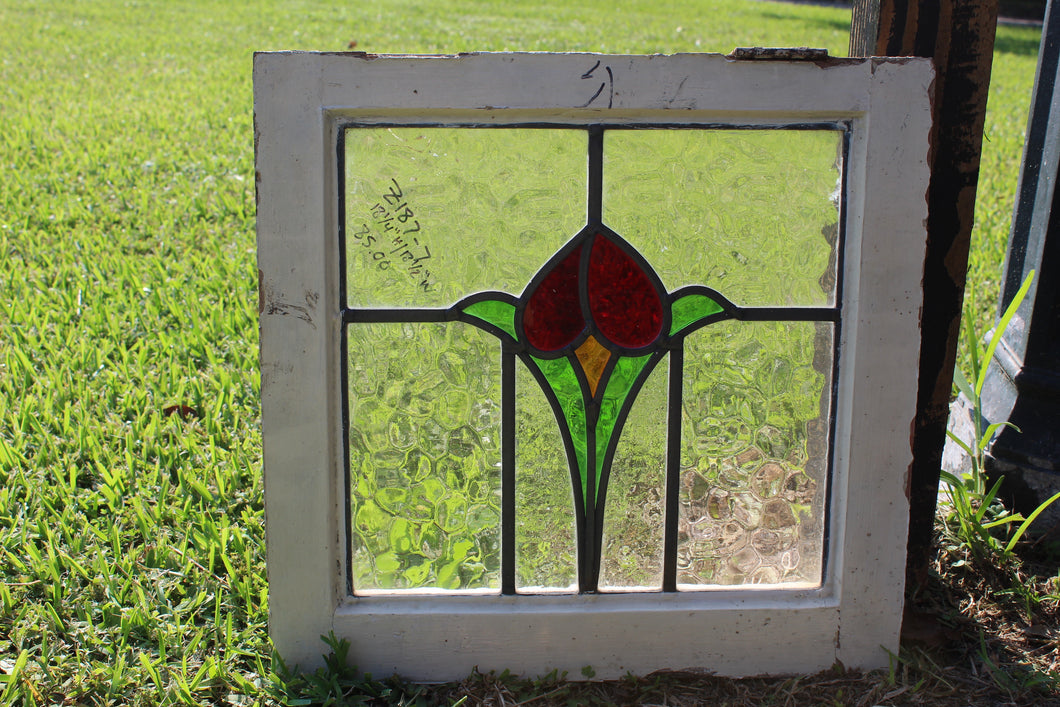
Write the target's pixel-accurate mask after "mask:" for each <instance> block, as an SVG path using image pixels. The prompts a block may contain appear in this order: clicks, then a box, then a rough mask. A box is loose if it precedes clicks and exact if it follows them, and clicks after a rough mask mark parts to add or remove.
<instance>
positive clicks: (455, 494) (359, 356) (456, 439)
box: [348, 323, 500, 590]
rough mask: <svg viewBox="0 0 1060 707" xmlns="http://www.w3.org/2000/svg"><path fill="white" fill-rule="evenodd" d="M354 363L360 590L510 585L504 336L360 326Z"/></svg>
mask: <svg viewBox="0 0 1060 707" xmlns="http://www.w3.org/2000/svg"><path fill="white" fill-rule="evenodd" d="M348 355H349V405H350V440H349V444H350V472H351V496H352V498H351V502H352V509H351V518H352V524H353V528H352V531H353V532H352V543H351V545H352V547H351V555H352V558H351V560H352V567H353V583H354V588H355V590H365V589H415V588H422V587H431V588H440V589H475V588H486V587H493V588H496V587H499V580H500V574H499V566H500V383H499V381H500V355H499V349H498V346H497V340H496V338H494V337H493V336H491V335H489V334H487V333H485V332H483V331H480V330H478V329H476V328H474V327H472V326H469V325H466V324H461V323H452V324H371V325H365V324H361V325H357V326H351V327H349V328H348Z"/></svg>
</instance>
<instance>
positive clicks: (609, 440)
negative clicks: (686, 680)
mask: <svg viewBox="0 0 1060 707" xmlns="http://www.w3.org/2000/svg"><path fill="white" fill-rule="evenodd" d="M762 55H763V53H761V52H757V53H756V52H749V53H748V52H744V53H738V54H734V55H733V56H728V57H726V56H719V55H707V54H694V55H674V56H604V55H587V54H544V53H542V54H537V53H534V54H473V55H461V56H452V57H410V56H376V55H361V54H313V53H304V52H279V53H260V54H257V55H256V56H255V58H254V92H255V147H256V169H257V174H256V180H257V197H258V198H257V212H256V213H257V233H258V268H259V270H258V282H259V314H260V323H261V337H260V340H261V352H260V355H261V395H262V432H263V433H262V440H263V468H264V481H265V492H266V493H265V504H266V522H267V527H266V540H267V544H268V563H269V597H268V599H269V609H270V616H269V632H270V637H271V639H272V641H273V644H274V645H275V646H276V649H277V651H278V652H279V653H280V655H282V656H283V658H284V660H285V661H286V663H287V664H288V665H299V666H301V668H302V669H305V670H313V669H315V668H317V667H319V666H321V665H322V664H323V660H322V656H321V653H323V652H324V651H325V650H326V647H325V646H324V645H323V644H322V643H320V640H319V637H320V636H321V635H328V634H329V632H333V633H334V634H335V635H336V636H337V637H340V638H343V639H347V640H349V641H350V652H349V655H348V660H349V661H350V663H351V664H354V665H356V666H357V667H358V668H359V669H360V670H362V671H366V672H371V673H373V674H376V675H389V674H394V673H397V674H400V675H403V676H405V677H407V678H411V679H415V680H424V681H439V680H441V681H447V680H459V679H462V678H464V677H465V676H466V675H468V674H469V673H470V672H471V671H472V670H473V669H475V668H478V669H479V670H482V671H487V670H496V671H498V672H499V671H503V670H509V671H511V672H512V673H513V674H520V675H527V676H534V675H544V674H547V673H549V672H550V671H553V670H558V671H561V672H564V671H565V672H566V673H567V674H568V675H571V676H575V677H576V676H578V675H580V674H582V673H580V672H579V671H580V670H581V669H582V668H583V667H584V666H586V665H591V666H592V669H593V670H594V671H595V674H596V676H597V677H598V678H602V679H612V678H619V677H621V676H623V675H627V674H630V673H633V674H639V675H644V674H647V673H650V672H652V671H655V670H662V669H675V668H677V669H681V668H686V667H691V668H697V669H703V670H708V671H711V672H713V673H716V674H719V675H733V676H735V675H753V674H764V673H773V674H810V673H813V672H817V671H819V670H823V669H826V668H828V666H830V665H833V664H834V663H835V662H836V661H837V660H839V661H842V662H843V664H844V665H846V666H848V667H857V668H861V669H874V668H879V667H882V666H886V665H887V662H888V660H889V659H890V658H891V656H893V653H894V652H895V651H897V650H898V643H899V641H898V639H899V632H900V627H901V615H902V597H903V579H904V568H905V558H904V548H905V537H906V527H907V521H908V509H909V503H908V498H907V497H906V488H907V487H906V478H905V474H906V470H907V469H908V467H909V464H910V459H911V450H910V448H909V429H910V425H911V424H914V423H915V415H916V390H917V388H916V386H917V361H918V358H917V350H918V349H917V345H916V342H918V341H919V340H920V332H919V318H918V314H919V308H920V306H921V303H922V294H921V284H922V283H921V278H922V273H923V257H924V251H925V240H926V235H925V232H924V224H925V222H926V217H927V216H926V212H927V207H926V201H925V192H926V190H927V184H928V177H929V169H928V155H929V147H930V145H929V135H930V130H931V98H930V97H931V95H932V90H931V87H932V85H933V81H934V74H933V69H932V66H931V62H930V61H929V60H919V59H910V58H898V59H881V58H873V59H863V60H862V59H847V58H844V59H836V60H833V59H829V58H826V57H822V56H820V54H819V53H817V54H812V56H808V57H807V58H808V59H809V60H807V61H801V60H799V58H800V57H801V56H803V55H802V54H799V53H795V54H785V58H783V60H781V59H776V60H773V59H765V60H759V59H745V58H741V57H748V56H753V57H760V56H762ZM765 55H766V56H768V55H769V52H765ZM777 636H784V637H785V638H784V640H782V641H778V640H777ZM792 645H796V646H798V650H792V649H791V646H792Z"/></svg>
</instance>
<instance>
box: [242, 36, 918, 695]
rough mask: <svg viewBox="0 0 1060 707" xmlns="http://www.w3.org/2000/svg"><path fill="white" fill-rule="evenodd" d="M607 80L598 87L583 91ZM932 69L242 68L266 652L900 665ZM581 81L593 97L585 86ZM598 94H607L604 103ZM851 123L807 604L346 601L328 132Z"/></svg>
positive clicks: (765, 591)
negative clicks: (380, 127)
mask: <svg viewBox="0 0 1060 707" xmlns="http://www.w3.org/2000/svg"><path fill="white" fill-rule="evenodd" d="M601 69H606V72H604V73H600V74H599V77H600V78H601V80H600V81H587V80H584V79H583V78H582V77H584V76H585V75H586V74H590V76H592V75H593V74H592V72H593V71H594V70H595V71H597V72H599V71H600V70H601ZM933 78H934V72H933V70H932V68H931V64H930V62H929V61H927V60H920V59H832V60H829V59H820V58H818V59H817V60H816V61H776V60H734V59H732V58H730V57H724V56H720V55H706V54H695V55H692V54H690V55H674V56H604V55H591V54H473V55H461V56H456V57H408V56H371V55H364V54H316V53H300V52H280V53H262V54H258V55H256V56H255V63H254V86H255V146H256V161H257V189H258V210H257V230H258V267H259V270H258V277H259V314H260V327H261V377H262V385H261V387H262V427H263V438H264V469H265V488H266V499H265V502H266V523H267V527H266V531H267V543H268V548H267V549H268V574H269V602H270V632H271V635H272V638H273V641H274V644H275V646H276V648H277V649H278V650H279V652H280V653H281V655H283V657H284V658H285V660H287V661H288V662H289V663H291V664H298V665H300V666H301V667H302V668H304V669H310V668H314V667H316V666H318V665H320V664H321V654H322V653H323V652H324V651H325V650H326V646H324V644H323V643H322V642H321V641H320V636H321V635H326V634H327V633H329V632H331V631H334V632H335V634H336V635H338V636H339V637H345V638H348V639H350V641H351V643H352V650H351V652H350V655H351V660H352V662H353V663H354V664H356V665H357V666H358V668H359V669H361V670H362V671H365V672H371V673H373V674H376V675H383V674H390V673H394V672H396V673H400V674H402V675H404V676H406V677H409V678H412V679H419V680H450V679H458V678H461V677H463V676H465V675H467V674H468V673H469V672H471V670H472V669H473V668H475V667H478V668H479V669H480V670H490V669H496V670H503V669H509V670H511V671H512V672H514V673H518V674H527V675H540V674H544V673H546V672H548V671H550V670H552V669H559V670H561V671H562V670H566V671H568V672H569V674H570V675H572V676H577V675H578V674H579V670H580V668H581V667H582V666H585V665H591V666H592V667H593V669H594V670H595V674H596V676H597V677H599V678H614V677H620V676H621V675H624V674H626V673H627V672H633V673H636V674H644V673H648V672H651V671H653V670H659V669H667V668H669V669H681V668H698V669H706V670H710V671H712V672H715V673H717V674H722V675H750V674H762V673H809V672H814V671H817V670H820V669H823V668H826V667H828V666H830V665H832V664H834V663H835V662H836V661H837V660H839V661H842V662H843V663H844V664H845V665H847V666H850V667H860V668H876V667H881V666H885V665H887V661H888V656H889V653H895V652H897V649H898V637H899V631H900V627H901V615H902V602H903V588H904V567H905V543H906V533H907V522H908V509H909V501H908V498H907V496H906V483H907V474H908V467H909V464H910V460H911V458H912V454H911V450H910V446H909V441H910V438H909V430H910V429H911V425H912V422H913V418H914V416H915V409H916V387H917V361H918V353H919V352H918V346H917V342H919V340H920V326H919V313H920V307H921V300H922V288H921V284H922V283H921V280H922V273H923V268H924V250H925V238H926V234H925V219H926V217H927V203H926V198H925V194H926V190H927V184H928V177H929V168H928V153H929V142H928V140H929V131H930V127H931V92H932V84H933ZM590 83H591V84H593V85H592V86H589V84H590ZM600 86H602V88H601V90H599V91H597V88H599V87H600ZM352 120H356V121H357V122H358V123H362V124H363V123H372V122H379V123H381V124H401V123H405V122H407V123H416V124H423V123H424V122H425V121H437V122H438V124H446V123H460V124H467V123H469V122H470V123H477V124H490V125H501V124H525V123H528V122H534V123H541V122H557V123H562V124H567V125H569V124H609V123H610V124H623V125H628V124H636V123H645V124H648V123H650V124H653V125H656V124H673V125H675V126H676V125H687V124H708V123H709V124H716V125H740V126H753V125H762V126H768V125H776V124H778V123H798V122H805V123H811V122H812V123H819V122H837V123H838V122H842V123H844V124H846V125H849V126H850V128H849V129H850V146H849V153H848V155H849V157H848V162H847V164H846V165H845V170H846V174H845V179H846V184H847V194H846V199H845V210H844V213H843V214H842V218H843V219H844V224H843V226H844V228H845V233H846V245H845V251H844V257H843V258H842V260H841V262H842V264H843V268H844V272H843V278H844V283H845V284H844V289H843V292H842V301H841V302H840V307H841V308H842V312H843V314H842V326H841V329H840V341H839V346H838V347H837V351H838V352H839V353H838V355H839V364H838V378H837V381H836V384H835V386H836V387H835V389H836V397H835V399H834V402H833V404H834V405H835V415H836V428H835V435H834V439H835V441H834V447H833V450H832V454H833V460H832V468H833V471H832V479H831V481H830V483H831V492H830V498H831V500H830V507H829V508H828V509H827V510H826V512H827V513H829V514H830V516H829V528H830V533H829V537H828V538H827V549H826V552H827V556H828V558H829V562H828V564H827V567H826V570H825V576H824V578H823V582H822V584H821V586H820V587H817V588H813V589H790V588H768V587H767V588H758V587H750V588H749V587H740V588H718V589H711V590H706V591H694V592H675V593H666V594H663V593H607V594H583V595H577V594H569V595H557V594H549V595H537V596H527V595H515V596H502V595H499V594H496V595H483V594H476V595H444V594H434V595H430V594H421V595H413V596H410V595H390V596H387V595H376V596H369V597H355V596H352V595H350V593H349V592H348V587H347V576H348V575H347V564H346V563H347V562H348V557H349V553H348V548H347V532H346V528H345V525H346V523H347V520H346V518H347V510H346V509H347V506H348V490H347V483H348V482H347V476H348V472H347V469H346V464H345V454H344V444H345V442H344V439H343V429H344V428H343V420H342V415H343V410H342V396H341V391H340V387H339V386H340V382H341V380H342V376H341V371H340V362H341V360H342V355H341V349H340V344H341V328H342V317H341V307H340V301H339V283H340V273H339V268H338V263H339V261H340V258H339V257H338V247H339V239H338V237H337V232H338V225H339V223H340V216H341V215H340V214H339V203H340V200H339V199H338V196H337V189H338V186H337V185H338V184H340V183H341V180H340V175H339V174H338V173H337V164H338V159H337V153H336V150H337V146H338V145H339V131H340V130H341V129H342V128H341V126H342V125H344V124H347V123H349V122H350V121H352Z"/></svg>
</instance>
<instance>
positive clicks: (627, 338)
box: [588, 235, 663, 349]
mask: <svg viewBox="0 0 1060 707" xmlns="http://www.w3.org/2000/svg"><path fill="white" fill-rule="evenodd" d="M588 289H589V311H590V312H591V313H592V317H593V323H595V324H596V326H597V328H599V329H600V333H602V334H603V335H604V336H606V337H607V338H608V339H610V340H611V341H612V342H614V343H616V344H618V345H619V346H625V347H627V348H631V349H638V348H640V347H642V346H647V345H648V344H650V343H652V342H653V341H655V339H656V338H658V336H659V334H660V333H661V332H662V319H663V316H662V314H663V305H662V300H661V299H660V298H659V293H658V291H657V290H656V289H655V287H654V285H653V284H652V281H651V279H650V278H649V277H648V274H647V273H646V272H644V270H643V269H642V268H641V267H640V265H638V264H637V261H635V260H633V258H631V257H630V256H629V255H628V254H627V253H626V252H625V251H624V250H622V249H621V248H619V247H618V245H616V244H615V243H613V242H612V241H611V239H609V238H607V237H606V236H602V235H597V237H596V240H595V241H594V242H593V249H592V252H591V253H590V255H589V282H588Z"/></svg>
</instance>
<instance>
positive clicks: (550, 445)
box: [515, 362, 578, 591]
mask: <svg viewBox="0 0 1060 707" xmlns="http://www.w3.org/2000/svg"><path fill="white" fill-rule="evenodd" d="M515 385H516V390H517V394H516V398H517V399H518V401H519V404H518V405H517V406H516V409H515V416H516V429H515V437H516V443H515V453H516V459H515V505H516V509H515V515H516V519H515V544H516V549H515V552H516V586H517V588H518V589H519V590H520V591H527V590H531V589H567V590H572V589H573V588H576V587H577V582H578V577H577V568H578V560H577V553H576V552H575V530H574V498H573V494H572V492H571V480H570V471H569V470H568V467H567V456H566V454H565V452H564V450H563V441H562V440H561V439H560V436H559V426H558V425H557V423H556V416H555V415H554V414H553V413H552V408H551V407H550V406H549V404H548V401H547V400H546V399H545V394H544V393H542V392H541V386H540V385H538V383H537V381H536V380H534V377H533V376H532V375H531V374H530V371H529V370H528V369H527V368H526V366H524V365H523V364H522V363H521V362H520V363H517V364H516V380H515Z"/></svg>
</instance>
